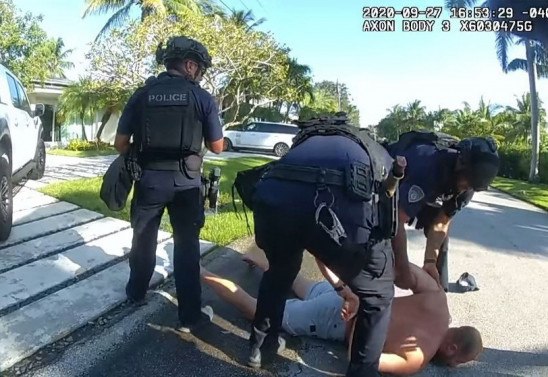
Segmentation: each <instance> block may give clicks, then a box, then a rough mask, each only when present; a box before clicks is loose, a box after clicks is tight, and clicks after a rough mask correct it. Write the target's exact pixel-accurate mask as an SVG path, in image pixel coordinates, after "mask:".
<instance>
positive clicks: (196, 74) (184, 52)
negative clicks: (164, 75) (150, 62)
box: [156, 36, 211, 82]
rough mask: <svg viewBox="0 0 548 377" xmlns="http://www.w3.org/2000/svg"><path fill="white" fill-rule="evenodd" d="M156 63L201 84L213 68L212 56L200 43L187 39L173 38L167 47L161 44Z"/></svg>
mask: <svg viewBox="0 0 548 377" xmlns="http://www.w3.org/2000/svg"><path fill="white" fill-rule="evenodd" d="M156 61H157V62H158V63H163V64H164V65H165V66H166V69H167V70H176V71H178V72H179V73H181V74H182V75H184V76H185V77H186V78H188V79H189V80H192V81H196V82H200V80H201V79H202V77H203V75H204V74H205V72H206V70H207V69H208V68H210V67H211V56H209V53H208V51H207V49H206V48H205V47H204V45H202V44H201V43H200V42H198V41H195V40H194V39H190V38H187V37H183V36H179V37H172V38H170V39H169V40H168V41H167V44H166V47H165V48H162V44H160V45H159V46H158V48H157V50H156Z"/></svg>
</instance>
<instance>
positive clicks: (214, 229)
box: [40, 157, 271, 246]
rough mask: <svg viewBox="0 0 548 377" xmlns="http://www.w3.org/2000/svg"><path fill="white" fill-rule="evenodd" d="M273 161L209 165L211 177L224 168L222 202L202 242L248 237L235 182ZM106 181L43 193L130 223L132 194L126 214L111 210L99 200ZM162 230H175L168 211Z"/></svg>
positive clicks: (72, 184) (87, 181) (220, 242)
mask: <svg viewBox="0 0 548 377" xmlns="http://www.w3.org/2000/svg"><path fill="white" fill-rule="evenodd" d="M269 161H271V160H270V159H268V158H260V157H241V158H235V159H230V160H224V161H211V162H206V163H205V166H204V172H205V173H206V174H209V170H210V169H211V168H212V167H215V166H218V167H220V168H221V185H220V191H221V195H220V200H219V213H218V214H217V215H212V216H207V217H206V222H205V225H204V227H203V228H202V232H201V235H200V236H201V238H202V239H204V240H207V241H211V242H213V243H216V244H218V245H221V246H224V245H227V244H229V243H231V242H233V241H235V240H237V239H238V238H242V237H244V236H247V235H248V233H247V225H246V220H245V217H244V213H243V210H242V206H241V202H240V200H237V201H236V206H237V208H238V213H237V214H236V213H235V212H234V207H233V205H232V194H231V192H232V191H231V188H232V183H233V182H234V179H235V178H236V174H237V173H238V171H240V170H245V169H249V168H251V167H254V166H259V165H262V164H265V163H267V162H269ZM102 181H103V178H102V177H96V178H85V179H78V180H74V181H65V182H59V183H52V184H50V185H48V186H45V187H44V188H42V189H41V190H40V191H41V192H43V193H44V194H46V195H50V196H53V197H55V198H57V199H59V200H63V201H66V202H69V203H74V204H76V205H78V206H80V207H83V208H86V209H89V210H91V211H96V212H99V213H102V214H104V215H105V216H110V217H115V218H118V219H122V220H126V221H129V203H130V200H131V194H130V197H129V199H128V202H127V205H126V207H125V208H124V209H123V210H122V211H119V212H115V211H111V210H109V209H108V208H107V206H106V205H105V204H104V203H103V201H102V200H101V199H100V198H99V190H100V188H101V183H102ZM236 196H237V194H236ZM247 215H248V216H247V217H248V219H249V226H250V228H251V230H253V215H252V213H251V212H250V211H249V209H248V210H247ZM160 228H161V229H162V230H165V231H167V232H170V233H171V232H172V231H173V230H172V228H171V224H170V223H169V217H168V214H167V211H166V212H165V213H164V217H163V218H162V223H161V225H160Z"/></svg>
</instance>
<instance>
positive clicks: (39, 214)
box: [13, 199, 78, 225]
mask: <svg viewBox="0 0 548 377" xmlns="http://www.w3.org/2000/svg"><path fill="white" fill-rule="evenodd" d="M17 200H19V199H17ZM76 209H78V206H77V205H75V204H72V203H67V202H55V203H52V204H46V205H44V206H42V207H38V208H29V209H25V210H22V211H17V212H15V213H14V214H13V225H20V224H25V223H30V222H32V221H36V220H40V219H44V218H46V217H50V216H55V215H59V214H61V213H66V212H69V211H73V210H76Z"/></svg>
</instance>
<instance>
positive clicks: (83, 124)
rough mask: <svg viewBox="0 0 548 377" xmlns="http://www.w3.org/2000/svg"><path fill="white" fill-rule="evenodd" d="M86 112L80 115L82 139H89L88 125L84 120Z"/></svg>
mask: <svg viewBox="0 0 548 377" xmlns="http://www.w3.org/2000/svg"><path fill="white" fill-rule="evenodd" d="M84 117H85V115H84V113H82V114H81V115H80V119H82V140H85V141H88V137H87V136H86V125H85V121H84Z"/></svg>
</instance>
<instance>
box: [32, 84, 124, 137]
mask: <svg viewBox="0 0 548 377" xmlns="http://www.w3.org/2000/svg"><path fill="white" fill-rule="evenodd" d="M72 83H73V82H72V81H70V80H67V79H58V78H56V79H49V80H46V81H45V82H44V83H41V82H38V81H35V82H33V85H34V88H30V89H29V91H28V96H29V101H30V103H31V104H32V105H36V104H38V103H42V104H44V105H45V112H44V115H43V116H41V117H40V120H41V121H42V127H43V132H42V138H43V140H44V141H45V142H46V145H48V146H59V145H65V144H67V143H68V142H69V141H70V140H72V139H80V138H81V137H82V126H81V124H79V123H77V122H74V121H73V122H66V123H63V124H60V123H59V122H58V120H57V119H56V114H57V112H58V108H59V98H60V97H61V94H62V93H63V91H64V90H65V88H67V87H68V86H70V85H71V84H72ZM102 115H103V114H102V113H97V114H95V117H94V120H93V123H92V124H86V125H85V130H86V136H87V138H88V140H93V139H95V135H96V133H97V130H98V129H99V126H100V121H101V116H102ZM118 119H119V114H113V115H112V116H111V117H110V119H109V121H108V123H107V125H106V127H105V129H104V130H103V133H102V137H101V139H102V141H105V142H110V143H112V142H114V136H115V134H116V127H117V124H118ZM55 125H57V126H56V127H55Z"/></svg>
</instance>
